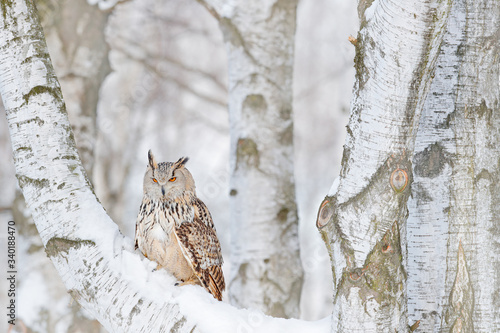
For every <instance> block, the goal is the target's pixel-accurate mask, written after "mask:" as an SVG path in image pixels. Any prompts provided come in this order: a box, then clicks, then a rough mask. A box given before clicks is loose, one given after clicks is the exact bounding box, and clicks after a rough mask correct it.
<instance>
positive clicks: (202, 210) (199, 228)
mask: <svg viewBox="0 0 500 333" xmlns="http://www.w3.org/2000/svg"><path fill="white" fill-rule="evenodd" d="M194 208H195V209H194V210H195V214H194V218H193V221H192V222H184V223H181V225H180V226H178V227H176V228H175V233H176V236H177V238H178V239H179V244H180V245H181V249H182V252H183V253H184V256H185V257H186V259H187V260H188V262H189V263H191V265H192V266H193V270H194V271H195V273H196V275H197V276H198V278H199V279H200V281H201V283H202V285H203V287H205V289H207V290H208V292H210V293H211V294H212V295H213V296H214V297H215V298H217V299H218V300H219V301H220V300H222V292H223V291H224V289H225V287H226V286H225V282H224V275H223V274H222V263H223V259H222V254H221V249H220V243H219V240H218V238H217V234H216V233H215V228H214V227H213V221H212V217H211V216H210V213H209V212H208V209H207V207H206V206H205V204H204V203H203V202H202V201H201V200H199V199H197V201H196V202H195V203H194Z"/></svg>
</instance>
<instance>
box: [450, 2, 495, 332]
mask: <svg viewBox="0 0 500 333" xmlns="http://www.w3.org/2000/svg"><path fill="white" fill-rule="evenodd" d="M455 8H456V10H457V16H459V17H460V18H461V19H462V21H461V26H462V27H463V30H462V31H463V33H462V34H463V42H462V43H460V44H459V46H458V48H457V54H458V55H459V57H461V61H460V63H459V66H458V68H457V69H456V71H454V72H453V73H454V75H455V76H456V78H457V81H456V82H457V86H456V90H455V96H454V100H455V102H454V104H451V105H453V106H454V109H453V112H452V113H451V114H450V116H449V118H448V119H449V123H448V124H449V126H450V128H451V130H452V131H453V138H454V147H453V148H454V150H455V151H454V155H452V161H453V163H452V168H451V182H450V210H449V226H448V240H447V254H446V280H445V295H446V305H445V307H444V311H443V313H442V318H441V331H443V330H445V331H448V330H449V331H450V332H497V331H499V330H500V299H499V298H498V297H497V295H499V294H500V276H499V274H498V272H500V247H499V246H498V239H499V237H500V231H499V228H498V221H499V216H500V215H499V212H500V210H499V207H498V206H499V205H498V203H499V201H498V199H499V190H498V186H497V184H498V181H499V178H498V177H499V171H500V165H499V160H498V156H499V153H500V149H499V142H500V134H499V132H498V129H499V128H500V106H499V96H500V85H499V78H500V61H499V58H498V50H499V49H500V43H499V40H500V39H499V38H500V4H499V3H498V1H493V0H483V1H457V5H456V7H455Z"/></svg>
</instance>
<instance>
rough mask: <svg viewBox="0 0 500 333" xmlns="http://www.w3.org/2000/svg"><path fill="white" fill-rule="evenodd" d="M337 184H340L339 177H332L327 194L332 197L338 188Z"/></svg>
mask: <svg viewBox="0 0 500 333" xmlns="http://www.w3.org/2000/svg"><path fill="white" fill-rule="evenodd" d="M339 184H340V177H337V178H335V179H334V181H333V184H332V187H330V190H329V191H328V196H329V197H333V196H334V195H335V194H336V193H337V191H338V190H339Z"/></svg>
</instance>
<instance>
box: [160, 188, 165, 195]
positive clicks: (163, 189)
mask: <svg viewBox="0 0 500 333" xmlns="http://www.w3.org/2000/svg"><path fill="white" fill-rule="evenodd" d="M161 194H162V195H165V187H164V186H162V187H161Z"/></svg>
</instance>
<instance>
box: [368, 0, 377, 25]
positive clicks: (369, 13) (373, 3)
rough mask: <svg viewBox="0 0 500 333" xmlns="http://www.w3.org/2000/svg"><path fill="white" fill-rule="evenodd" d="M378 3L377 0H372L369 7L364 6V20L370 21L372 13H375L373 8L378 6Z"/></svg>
mask: <svg viewBox="0 0 500 333" xmlns="http://www.w3.org/2000/svg"><path fill="white" fill-rule="evenodd" d="M378 3H379V0H374V1H373V2H372V3H371V5H370V7H368V8H366V9H365V18H366V21H370V20H371V18H372V17H373V14H374V13H375V10H376V9H377V7H378Z"/></svg>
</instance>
